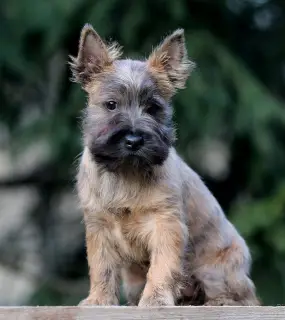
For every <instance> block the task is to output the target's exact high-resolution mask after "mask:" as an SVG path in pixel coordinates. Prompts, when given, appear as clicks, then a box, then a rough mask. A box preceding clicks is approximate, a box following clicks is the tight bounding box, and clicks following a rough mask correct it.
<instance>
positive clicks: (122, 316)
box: [0, 306, 285, 320]
mask: <svg viewBox="0 0 285 320" xmlns="http://www.w3.org/2000/svg"><path fill="white" fill-rule="evenodd" d="M59 319H62V320H91V319H92V320H103V319H108V320H109V319H110V320H111V319H115V320H137V319H140V320H144V319H153V320H160V319H171V320H178V319H179V320H184V319H191V320H193V319H201V320H214V319H226V320H253V319H254V320H255V319H262V320H263V319H264V320H265V319H268V320H271V319H272V320H273V319H274V320H275V319H276V320H281V319H282V320H285V306H284V307H283V306H282V307H163V308H149V309H142V308H135V307H0V320H59Z"/></svg>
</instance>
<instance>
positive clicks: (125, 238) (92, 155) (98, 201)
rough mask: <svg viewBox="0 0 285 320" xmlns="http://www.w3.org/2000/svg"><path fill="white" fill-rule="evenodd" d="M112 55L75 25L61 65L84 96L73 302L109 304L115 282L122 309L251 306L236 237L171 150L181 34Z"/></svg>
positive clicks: (181, 78) (183, 68)
mask: <svg viewBox="0 0 285 320" xmlns="http://www.w3.org/2000/svg"><path fill="white" fill-rule="evenodd" d="M120 56H121V48H120V47H119V46H118V45H117V44H107V43H106V42H104V41H103V40H102V39H101V38H100V36H99V35H98V34H97V33H96V31H95V30H94V29H93V28H92V26H90V25H85V27H84V28H83V30H82V33H81V37H80V44H79V52H78V56H77V57H75V58H74V57H73V58H72V61H71V63H70V64H71V69H72V72H73V78H74V81H76V82H78V83H80V84H81V86H82V88H83V89H84V90H85V91H86V92H87V94H88V106H87V107H86V110H85V116H84V120H83V137H84V151H83V154H82V158H81V162H80V166H79V171H78V176H77V190H78V195H79V199H80V203H81V206H82V210H83V212H84V221H85V226H86V245H87V257H88V265H89V270H90V292H89V296H88V297H87V298H86V299H85V300H83V301H82V302H81V304H82V305H118V304H119V287H120V280H121V279H122V280H123V284H124V289H125V293H126V296H127V299H128V303H129V305H139V306H141V307H146V306H171V305H177V304H180V303H182V304H205V305H258V304H259V302H258V299H257V298H256V294H255V286H254V284H253V282H252V281H251V279H250V277H249V273H250V266H251V257H250V252H249V249H248V247H247V245H246V243H245V241H244V239H243V238H242V237H241V236H240V235H239V233H238V232H237V230H236V229H235V228H234V226H233V225H232V224H231V223H230V222H229V221H228V220H227V218H226V217H225V215H224V213H223V211H222V209H221V207H220V205H219V204H218V202H217V201H216V199H215V198H214V196H213V195H212V194H211V192H210V191H209V190H208V189H207V187H206V186H205V184H204V183H203V182H202V180H201V179H200V177H199V176H198V175H197V174H196V173H195V172H194V171H193V170H192V169H191V168H190V167H189V166H188V165H187V164H186V163H185V162H184V161H183V160H182V159H181V158H180V157H179V155H178V154H177V152H176V150H175V148H174V142H175V131H174V127H173V122H172V106H171V99H172V97H173V96H174V94H175V93H176V91H177V89H182V88H184V87H185V82H186V80H187V77H188V75H189V74H190V72H191V70H192V69H193V67H194V63H192V62H191V61H190V60H189V59H188V57H187V50H186V47H185V40H184V31H183V30H182V29H179V30H176V31H175V32H174V33H172V34H171V35H169V36H167V37H166V38H165V39H164V41H163V42H162V43H161V44H160V45H159V46H158V47H157V48H156V49H155V50H154V51H153V52H152V53H151V54H150V56H149V57H148V59H146V60H142V61H140V60H131V59H126V60H124V59H120ZM197 293H199V294H197ZM198 297H199V299H201V300H199V301H198V300H197V299H198Z"/></svg>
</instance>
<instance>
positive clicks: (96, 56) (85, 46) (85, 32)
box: [70, 24, 121, 87]
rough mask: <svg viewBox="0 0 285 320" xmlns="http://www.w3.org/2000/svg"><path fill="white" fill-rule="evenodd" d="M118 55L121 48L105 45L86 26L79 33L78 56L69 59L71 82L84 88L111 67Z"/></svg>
mask: <svg viewBox="0 0 285 320" xmlns="http://www.w3.org/2000/svg"><path fill="white" fill-rule="evenodd" d="M120 55H121V48H120V47H119V46H118V45H117V44H116V43H113V44H111V45H107V44H106V43H105V42H104V41H103V40H102V39H101V38H100V36H99V35H98V33H97V32H96V31H95V30H94V29H93V27H92V26H91V25H90V24H86V25H85V26H84V27H83V29H82V31H81V35H80V41H79V50H78V55H77V57H76V58H75V57H70V58H71V62H70V68H71V71H72V74H73V81H75V82H77V83H80V84H81V85H82V86H83V87H86V85H87V84H88V83H89V82H90V81H91V80H92V79H93V78H94V77H95V76H96V75H97V74H99V73H102V72H103V71H104V70H105V69H106V68H107V67H108V66H111V65H112V63H113V62H114V60H116V59H118V58H119V57H120Z"/></svg>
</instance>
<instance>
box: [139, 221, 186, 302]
mask: <svg viewBox="0 0 285 320" xmlns="http://www.w3.org/2000/svg"><path fill="white" fill-rule="evenodd" d="M153 223H154V227H153V231H152V234H151V236H150V240H149V248H150V267H149V270H148V273H147V282H146V285H145V288H144V291H143V294H142V297H141V299H140V302H139V307H148V306H171V305H175V302H176V298H177V296H178V294H179V292H180V289H181V281H182V277H183V254H184V248H185V244H186V239H187V228H186V227H185V226H184V225H183V224H182V223H181V222H180V221H179V219H178V218H177V217H175V216H170V217H169V216H168V217H156V219H155V220H154V222H153Z"/></svg>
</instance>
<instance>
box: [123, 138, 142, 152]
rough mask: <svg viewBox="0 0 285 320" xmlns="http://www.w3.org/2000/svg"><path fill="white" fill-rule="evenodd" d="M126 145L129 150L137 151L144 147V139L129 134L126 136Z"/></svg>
mask: <svg viewBox="0 0 285 320" xmlns="http://www.w3.org/2000/svg"><path fill="white" fill-rule="evenodd" d="M125 144H126V147H127V149H129V150H132V151H136V150H138V149H139V148H140V147H141V146H142V145H143V137H142V136H141V135H138V134H127V135H126V136H125Z"/></svg>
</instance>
